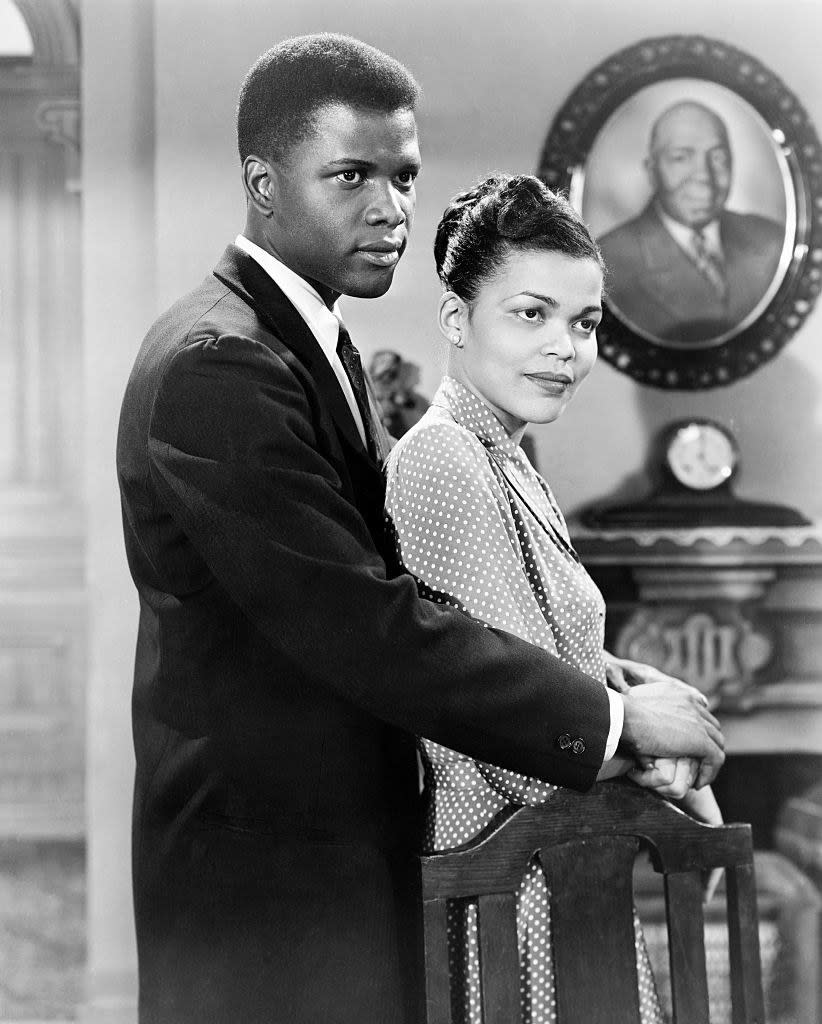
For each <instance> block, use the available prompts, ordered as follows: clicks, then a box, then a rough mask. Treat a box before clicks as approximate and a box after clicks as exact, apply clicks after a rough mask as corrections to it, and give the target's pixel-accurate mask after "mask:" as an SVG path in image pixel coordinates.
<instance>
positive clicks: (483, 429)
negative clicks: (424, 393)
mask: <svg viewBox="0 0 822 1024" xmlns="http://www.w3.org/2000/svg"><path fill="white" fill-rule="evenodd" d="M431 404H432V405H436V406H439V407H440V408H441V409H445V410H447V411H448V412H449V413H450V414H451V415H452V416H453V417H454V420H455V421H456V422H457V423H459V424H460V425H461V426H463V427H465V428H466V429H468V430H470V431H471V433H472V434H476V435H477V437H478V438H479V439H480V441H482V442H483V444H486V445H488V446H490V447H492V448H500V449H502V451H504V452H505V453H506V454H507V455H513V454H514V453H515V452H517V451H518V450H519V445H518V444H517V443H516V441H514V440H513V439H512V437H511V435H510V434H509V433H508V431H507V430H506V429H505V427H504V426H503V425H502V423H500V421H499V420H498V419H497V417H496V416H495V415H494V413H493V412H492V411H491V409H490V408H489V407H488V406H487V405H486V404H485V402H483V400H482V399H481V398H479V397H478V396H477V395H475V394H474V392H473V391H471V390H469V389H468V388H467V387H466V386H465V385H464V384H461V383H460V382H459V381H458V380H455V379H454V378H453V377H448V376H446V377H443V378H442V381H441V383H440V386H439V388H438V389H437V393H436V394H435V395H434V398H433V400H432V402H431Z"/></svg>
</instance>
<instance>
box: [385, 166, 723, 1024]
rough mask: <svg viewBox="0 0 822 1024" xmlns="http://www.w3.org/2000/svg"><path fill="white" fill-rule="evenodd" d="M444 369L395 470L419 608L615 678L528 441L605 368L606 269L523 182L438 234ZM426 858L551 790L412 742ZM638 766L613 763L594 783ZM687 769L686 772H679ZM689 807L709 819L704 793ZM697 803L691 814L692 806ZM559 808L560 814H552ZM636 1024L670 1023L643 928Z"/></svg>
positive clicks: (543, 992)
mask: <svg viewBox="0 0 822 1024" xmlns="http://www.w3.org/2000/svg"><path fill="white" fill-rule="evenodd" d="M434 251H435V259H436V263H437V272H438V274H439V276H440V279H441V281H442V283H443V286H444V288H445V292H444V294H443V296H442V298H441V300H440V306H439V326H440V330H441V332H442V333H443V335H444V336H445V338H446V340H447V341H448V342H449V343H450V356H449V372H448V376H446V377H445V378H444V379H443V382H442V385H441V386H440V388H439V390H438V392H437V394H436V395H435V397H434V400H433V403H432V407H431V408H430V409H429V410H428V412H427V413H426V414H425V416H423V418H422V420H421V421H420V422H419V423H418V424H416V425H415V426H414V427H413V428H412V429H411V430H410V431H409V433H407V434H406V435H405V436H404V437H403V438H402V440H401V441H400V442H399V443H398V444H397V445H396V447H395V448H394V450H393V452H392V453H391V456H390V458H389V460H388V465H387V499H386V502H387V513H388V516H389V519H390V520H391V521H392V522H393V529H394V532H395V536H396V541H397V549H398V553H399V556H400V559H401V561H402V563H403V564H404V565H405V567H406V568H407V569H408V571H409V572H411V573H412V574H413V575H414V576H415V577H416V578H417V580H418V583H419V586H420V589H421V591H422V592H423V594H425V596H427V597H429V598H431V599H432V600H435V601H440V602H444V603H447V604H451V605H455V606H457V607H460V608H462V609H464V610H465V611H467V612H469V613H470V614H471V615H473V616H475V617H476V618H479V619H481V620H482V621H484V622H485V623H487V624H488V625H489V626H494V627H497V628H500V629H504V630H507V631H509V632H511V633H515V634H517V635H518V636H520V637H523V638H525V639H527V640H529V641H531V642H532V643H534V644H538V645H539V646H541V647H543V648H545V649H546V650H548V651H550V652H551V653H552V654H555V655H557V656H559V657H560V658H562V659H563V660H565V661H567V662H569V663H571V664H572V665H574V666H576V667H577V668H579V669H581V670H583V671H585V672H587V673H588V674H589V675H591V676H594V677H597V678H599V679H601V680H602V682H603V685H605V683H606V657H607V655H606V654H605V652H604V649H603V638H604V620H605V608H604V603H603V600H602V596H601V595H600V593H599V591H598V589H597V587H596V585H595V584H594V582H593V580H591V578H590V577H589V576H588V574H587V573H586V571H585V569H584V568H583V567H582V565H581V564H580V562H579V559H578V558H577V556H576V554H575V552H574V549H573V547H572V546H571V541H570V538H569V536H568V530H567V528H566V525H565V521H564V519H563V516H562V513H561V512H560V510H559V508H558V506H557V504H556V502H555V500H554V497H553V495H552V493H551V490H550V488H549V487H548V484H547V483H546V482H545V480H543V479H542V477H541V476H540V475H539V474H538V473H537V472H536V471H535V470H534V468H533V466H532V465H531V464H530V462H529V461H528V459H527V458H526V456H525V454H524V453H523V451H522V449H521V448H520V446H519V442H520V440H521V438H522V435H523V432H524V430H525V427H526V426H527V424H528V423H550V422H552V421H553V420H555V419H556V418H557V417H558V416H559V415H560V414H561V413H562V411H563V409H564V408H565V406H566V405H567V404H568V402H569V401H570V400H571V398H572V397H573V396H574V394H575V392H576V390H577V388H578V387H579V385H580V384H581V383H582V381H583V380H584V379H585V377H586V376H587V374H588V373H589V371H590V370H591V367H592V366H593V364H594V360H595V358H596V327H597V324H598V323H599V320H600V317H601V295H602V287H603V264H602V259H601V256H600V254H599V250H598V248H597V246H596V243H595V242H594V241H593V239H592V238H591V236H590V234H589V233H588V231H587V229H586V228H585V226H584V225H583V224H582V223H581V221H580V220H579V218H578V216H577V215H576V213H575V212H574V211H573V209H572V208H571V207H570V205H569V204H568V203H567V202H566V201H565V200H564V199H562V198H561V197H558V196H556V195H554V194H553V193H552V192H551V191H550V190H549V189H548V188H546V187H545V186H544V185H543V184H542V183H541V182H539V181H538V180H537V179H535V178H532V177H530V176H525V175H523V176H519V177H516V178H508V177H499V178H490V179H488V180H487V181H485V182H483V183H482V184H481V185H479V186H478V187H477V188H475V189H473V190H471V191H470V192H467V193H463V194H461V195H460V196H458V197H457V198H456V199H455V200H454V201H453V202H452V204H451V205H450V206H449V207H448V209H447V210H446V212H445V215H444V216H443V219H442V221H441V223H440V225H439V228H438V230H437V238H436V243H435V250H434ZM420 749H421V753H422V758H423V765H424V770H425V788H426V796H427V822H426V835H425V849H426V851H434V850H443V849H448V848H450V847H454V846H459V845H460V844H462V843H464V842H466V841H468V840H469V839H471V838H472V837H473V836H475V835H476V834H477V833H478V832H480V831H481V830H482V828H483V827H484V826H485V825H487V824H488V822H490V821H491V820H492V819H493V818H494V816H495V815H496V814H497V813H498V812H499V811H500V810H501V809H502V808H504V807H505V806H506V805H508V804H511V803H513V804H528V805H539V804H544V803H548V802H550V798H551V796H552V794H553V793H554V792H555V791H556V789H555V787H554V786H551V785H549V784H547V783H544V782H541V781H540V780H538V779H533V778H527V777H525V776H522V775H518V774H516V773H515V772H511V771H507V770H503V769H500V768H497V767H494V766H493V765H489V764H483V763H481V762H478V761H475V760H473V759H471V758H469V757H465V756H463V755H462V754H459V753H456V752H455V751H453V750H449V749H447V748H445V747H443V746H440V745H439V744H437V743H434V742H432V741H430V740H427V739H421V740H420ZM629 770H636V767H635V766H634V765H632V764H630V763H629V762H628V761H627V760H625V759H622V758H621V757H619V756H617V757H614V758H612V759H611V760H610V761H607V762H606V764H605V765H604V767H603V770H602V772H601V773H600V778H606V777H609V776H612V775H616V774H620V773H622V772H625V771H629ZM683 770H684V771H688V770H691V766H685V767H684V768H683V766H682V765H679V766H678V767H677V771H678V773H679V774H680V775H681V772H682V771H683ZM689 799H690V800H692V802H693V804H694V809H695V810H697V813H699V810H701V812H702V813H701V814H700V816H702V817H711V815H713V817H712V820H716V812H714V811H713V808H714V807H715V802H713V797H712V796H711V795H710V793H709V791H707V790H702V791H700V793H699V794H696V793H695V791H692V792H691V794H689ZM697 805H699V808H697ZM549 810H550V809H549ZM517 928H518V941H519V953H520V979H521V986H520V987H521V1000H522V1008H523V1019H524V1021H525V1022H527V1024H552V1022H554V1021H555V1019H556V1011H555V998H554V986H553V973H552V972H553V969H552V959H551V922H550V911H549V891H548V888H547V885H546V881H545V878H544V875H543V874H542V871H541V868H540V866H539V864H538V863H537V862H536V861H534V862H533V863H532V864H531V865H530V867H529V869H528V872H527V874H526V876H525V878H524V879H523V882H522V884H521V887H520V890H519V895H518V904H517ZM635 933H636V950H637V967H638V978H639V995H640V1005H641V1011H642V1021H643V1024H661V1022H662V1021H663V1019H664V1018H663V1015H662V1012H661V1010H660V1006H659V1001H658V999H657V994H656V989H655V985H654V981H653V976H652V974H651V970H650V967H649V964H648V959H647V953H646V952H645V946H644V942H643V939H642V933H641V930H640V926H639V922H638V921H637V920H636V919H635ZM449 943H450V967H451V974H452V986H451V988H452V998H453V1004H454V1007H453V1019H454V1022H455V1024H457V1022H460V1024H480V1022H481V1010H480V1002H479V961H478V953H477V937H476V906H475V904H472V903H467V904H466V903H454V904H453V905H452V906H451V908H450V911H449Z"/></svg>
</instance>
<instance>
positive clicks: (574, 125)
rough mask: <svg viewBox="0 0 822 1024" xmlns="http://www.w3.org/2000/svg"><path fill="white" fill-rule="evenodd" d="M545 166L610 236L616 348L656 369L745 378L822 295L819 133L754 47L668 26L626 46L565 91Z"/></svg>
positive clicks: (552, 180)
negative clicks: (668, 30) (670, 31)
mask: <svg viewBox="0 0 822 1024" xmlns="http://www.w3.org/2000/svg"><path fill="white" fill-rule="evenodd" d="M689 133H690V134H689ZM706 139H707V141H706ZM717 139H719V140H720V141H719V142H717ZM722 140H724V142H722ZM694 167H698V168H699V169H698V170H696V171H693V173H691V171H688V168H694ZM682 168H685V170H683V169H682ZM705 168H710V169H709V170H705ZM538 174H539V176H540V177H541V178H542V180H543V181H545V182H546V184H548V185H549V186H550V187H551V188H553V189H558V190H562V191H566V192H567V193H568V195H569V197H570V199H571V202H572V203H573V204H574V206H575V207H576V208H577V209H578V210H579V211H580V213H581V214H582V216H583V217H584V218H585V220H586V222H587V223H588V224H589V226H590V228H591V230H592V233H593V234H594V235H595V237H596V238H597V240H598V241H599V242H600V245H601V248H602V250H603V254H604V255H605V258H606V263H607V264H608V276H607V281H606V296H605V309H604V316H603V320H602V323H601V325H600V327H599V329H598V332H597V333H598V337H599V343H600V353H601V355H602V356H603V357H604V358H605V359H606V360H607V361H608V362H609V363H611V364H612V365H613V366H614V367H616V369H618V370H620V371H622V372H623V373H626V374H628V375H630V376H631V377H633V378H634V379H635V380H637V381H639V382H640V383H642V384H645V385H648V386H651V387H656V388H667V389H679V390H701V389H708V388H714V387H721V386H724V385H727V384H731V383H732V382H733V381H736V380H738V379H739V378H741V377H744V376H746V375H747V374H750V373H752V372H753V371H754V370H756V369H758V368H759V367H760V366H761V365H762V364H763V363H765V362H767V361H768V360H769V359H772V358H773V357H774V356H775V355H777V353H778V352H779V351H780V350H781V349H782V348H783V346H784V345H785V344H786V343H787V342H788V341H789V339H790V338H791V337H792V336H793V335H794V334H795V332H796V331H797V329H798V328H799V327H800V326H801V324H802V323H803V321H804V320H805V318H806V316H807V315H808V313H809V312H810V310H811V308H812V307H813V304H814V302H815V301H816V298H817V295H818V294H819V291H820V286H822V152H821V151H820V144H819V139H818V137H817V134H816V131H815V129H814V127H813V125H812V123H811V121H810V119H809V117H808V115H807V113H806V111H805V110H804V108H803V107H802V105H801V103H800V102H799V100H798V99H797V98H796V97H795V96H794V94H793V93H792V92H791V91H790V90H789V89H788V88H787V87H786V86H785V85H784V83H783V82H782V81H781V80H780V79H779V78H778V77H777V76H776V75H775V74H773V73H772V72H771V71H769V70H768V68H766V67H765V66H764V65H763V64H762V63H761V62H760V61H758V60H756V59H755V58H754V57H751V56H750V55H749V54H747V53H744V52H743V51H742V50H739V49H736V48H735V47H733V46H730V45H728V44H726V43H723V42H720V41H717V40H714V39H708V38H705V37H702V36H662V37H658V38H653V39H646V40H644V41H642V42H640V43H637V44H636V45H634V46H630V47H627V48H625V49H623V50H620V51H618V52H617V53H614V54H613V55H612V56H611V57H609V58H608V59H607V60H605V61H603V62H602V63H601V64H599V65H598V66H597V67H596V68H594V70H593V71H591V72H590V74H588V75H587V76H586V77H585V78H584V79H583V80H582V82H581V83H580V84H579V85H578V86H577V87H576V88H575V89H574V91H573V92H572V93H571V94H570V96H569V97H568V99H567V100H566V101H565V103H564V104H563V105H562V107H561V109H560V110H559V112H558V113H557V115H556V117H555V118H554V121H553V123H552V125H551V127H550V130H549V132H548V136H547V139H546V141H545V145H544V147H543V151H542V156H541V159H540V165H539V170H538ZM679 217H682V221H680V220H679ZM706 218H709V219H710V223H711V224H712V225H713V226H710V224H709V226H708V227H706V228H705V229H704V231H702V230H701V227H700V225H698V224H697V223H696V222H697V221H698V220H700V219H701V220H705V219H706ZM695 232H696V233H697V234H699V236H700V237H699V238H697V239H694V237H693V236H694V234H695ZM711 233H712V235H711Z"/></svg>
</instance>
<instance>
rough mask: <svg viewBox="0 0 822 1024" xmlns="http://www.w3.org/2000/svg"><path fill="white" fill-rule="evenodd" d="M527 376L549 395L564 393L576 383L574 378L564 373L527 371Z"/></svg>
mask: <svg viewBox="0 0 822 1024" xmlns="http://www.w3.org/2000/svg"><path fill="white" fill-rule="evenodd" d="M525 376H526V377H527V378H528V380H530V381H533V382H534V384H536V385H537V387H539V388H541V389H542V390H543V391H547V392H548V394H549V395H564V394H565V392H566V391H567V390H568V389H569V388H570V387H571V385H572V384H573V383H574V381H573V378H571V377H566V376H564V375H563V374H553V373H526V374H525Z"/></svg>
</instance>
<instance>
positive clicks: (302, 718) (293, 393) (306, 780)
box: [118, 246, 609, 1024]
mask: <svg viewBox="0 0 822 1024" xmlns="http://www.w3.org/2000/svg"><path fill="white" fill-rule="evenodd" d="M118 470H119V479H120V485H121V491H122V503H123V516H124V525H125V538H126V548H127V553H128V559H129V564H130V567H131V571H132V574H133V576H134V580H135V582H136V584H137V589H138V591H139V596H140V625H139V636H138V645H137V657H136V669H135V681H134V697H133V721H134V742H135V747H136V754H137V775H136V786H135V796H134V847H133V854H134V859H133V871H134V896H135V908H136V919H137V938H138V951H139V960H140V1006H141V1021H142V1022H143V1024H148V1022H157V1021H163V1022H166V1024H185V1022H192V1024H193V1022H195V1021H196V1022H197V1024H215V1022H226V1024H227V1022H231V1024H239V1022H242V1024H254V1022H258V1021H259V1022H263V1021H264V1022H266V1024H273V1022H280V1021H282V1022H283V1024H301V1022H305V1024H309V1022H310V1024H318V1022H319V1021H324V1022H335V1024H341V1022H351V1024H355V1022H356V1024H392V1022H403V1024H406V1022H408V1021H411V1020H414V1019H416V1013H417V1009H416V1006H415V1000H416V999H417V997H418V994H419V977H420V975H419V971H418V961H417V957H418V952H419V951H418V945H417V939H418V935H417V931H416V925H417V910H418V908H417V889H416V875H415V868H414V863H413V857H412V853H413V851H414V849H415V847H416V842H417V828H418V810H419V808H418V801H419V798H418V795H417V773H416V762H415V753H414V740H413V735H412V734H414V733H422V734H424V735H426V736H430V737H432V738H433V739H436V740H438V741H439V742H441V743H444V744H447V745H449V746H451V747H455V748H457V749H459V750H463V751H467V752H469V753H471V754H473V755H476V756H477V757H479V758H482V759H483V760H484V761H489V762H492V763H499V764H501V765H504V766H506V767H509V768H513V769H515V770H518V771H520V772H524V773H527V774H530V775H538V776H541V777H543V778H546V779H549V780H551V781H553V782H557V783H560V784H564V785H568V786H572V787H575V788H581V789H584V788H586V787H588V786H589V785H590V784H591V783H592V782H593V781H594V778H595V775H596V772H597V769H598V768H599V766H600V763H601V761H602V757H603V750H604V744H605V741H606V737H607V730H608V724H609V710H608V701H607V696H606V694H605V692H604V690H603V688H602V686H601V685H600V684H598V683H596V682H594V681H593V680H591V679H589V678H588V677H587V676H584V675H582V674H580V673H578V672H576V671H574V670H572V669H571V668H569V667H567V666H565V665H563V664H562V663H561V662H559V661H557V660H556V659H554V658H551V657H550V656H548V655H547V654H546V653H545V652H543V651H542V650H539V649H538V648H536V647H531V646H530V645H528V644H526V643H524V642H523V641H521V640H519V639H516V638H514V637H512V636H509V635H507V634H504V633H501V632H497V631H495V630H490V629H486V628H485V627H483V626H482V625H480V624H479V623H477V622H475V621H474V620H472V619H470V618H469V617H468V616H466V615H463V614H462V613H460V612H457V611H454V610H453V609H451V610H449V609H446V608H444V607H442V606H440V605H435V604H433V603H429V602H426V601H423V600H421V599H420V598H419V597H418V595H417V591H416V586H415V583H414V580H413V579H412V578H411V577H410V576H407V575H402V574H400V573H399V572H398V570H396V569H395V568H394V566H393V561H392V555H391V544H390V543H389V542H388V540H387V538H386V535H385V534H386V531H385V529H384V521H383V507H382V506H383V494H384V490H383V480H382V476H381V473H380V471H379V469H378V468H377V466H376V465H375V464H374V463H373V462H371V461H370V459H369V458H368V456H367V454H366V453H365V451H364V450H363V448H362V445H361V442H360V439H359V435H358V434H357V430H356V427H355V425H354V422H353V419H352V417H351V414H350V411H349V408H348V406H347V404H346V401H345V398H344V396H343V394H342V392H341V390H340V388H339V385H338V383H337V380H336V378H335V377H334V374H333V371H332V370H331V367H330V366H329V364H328V362H327V360H326V358H325V356H324V355H323V354H322V351H321V350H320V347H319V345H318V344H317V342H316V341H315V339H314V337H313V335H312V334H311V333H310V331H309V330H308V328H307V327H306V325H305V323H304V322H303V320H302V318H301V317H300V316H299V314H298V313H297V312H296V310H295V309H294V308H293V307H292V306H291V305H290V303H289V302H288V301H287V300H286V299H285V296H284V295H283V294H282V292H281V291H280V290H279V289H278V288H277V286H276V285H275V284H274V283H273V282H272V281H271V279H270V278H269V277H268V276H267V275H266V274H265V272H264V271H263V270H262V269H261V268H260V267H259V266H258V265H257V263H255V262H254V260H252V259H250V258H249V257H248V256H246V255H245V254H244V253H242V252H241V251H240V250H238V249H236V248H235V247H233V246H230V247H229V248H228V250H227V251H226V253H225V255H224V256H223V259H222V261H221V262H220V264H219V266H218V267H217V269H216V270H215V272H214V276H210V277H209V278H207V279H206V281H205V282H204V283H203V284H202V285H201V286H200V287H199V288H197V289H196V290H195V291H193V292H192V293H191V294H189V295H188V296H186V297H185V298H183V299H181V300H180V301H179V302H178V303H177V304H176V305H174V306H173V307H172V308H171V309H170V310H169V311H168V312H166V313H165V314H164V315H163V316H162V317H161V318H160V319H159V320H158V321H157V323H156V324H155V325H154V327H153V328H152V330H151V331H150V333H149V334H148V336H147V338H146V340H145V342H144V344H143V347H142V348H141V350H140V353H139V355H138V357H137V361H136V364H135V367H134V370H133V373H132V376H131V378H130V381H129V384H128V389H127V392H126V396H125V400H124V403H123V409H122V416H121V424H120V435H119V442H118ZM562 734H568V735H570V736H572V737H581V738H583V740H584V746H585V750H584V752H582V753H579V754H575V753H574V752H573V748H572V747H569V746H568V744H567V741H564V742H563V743H562V744H560V743H559V742H558V738H559V737H560V736H562ZM563 748H564V749H563Z"/></svg>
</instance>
